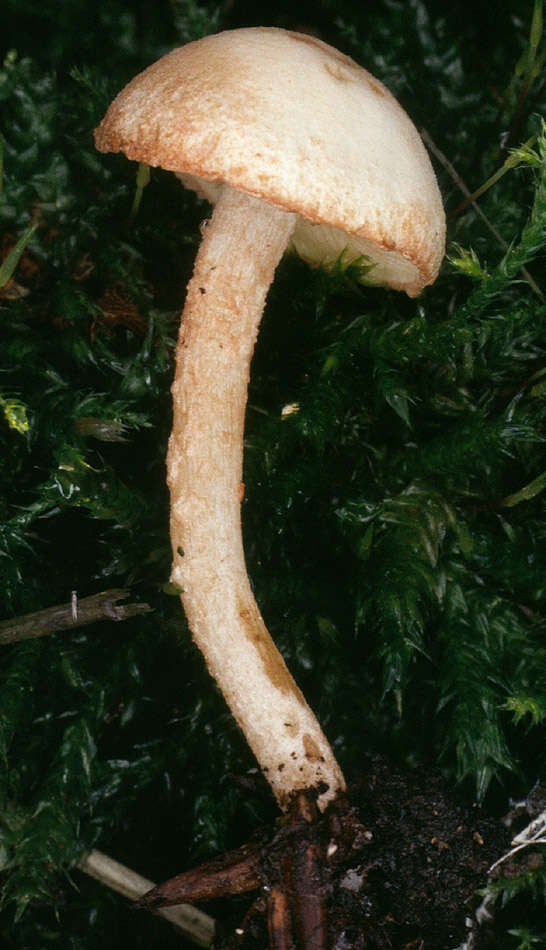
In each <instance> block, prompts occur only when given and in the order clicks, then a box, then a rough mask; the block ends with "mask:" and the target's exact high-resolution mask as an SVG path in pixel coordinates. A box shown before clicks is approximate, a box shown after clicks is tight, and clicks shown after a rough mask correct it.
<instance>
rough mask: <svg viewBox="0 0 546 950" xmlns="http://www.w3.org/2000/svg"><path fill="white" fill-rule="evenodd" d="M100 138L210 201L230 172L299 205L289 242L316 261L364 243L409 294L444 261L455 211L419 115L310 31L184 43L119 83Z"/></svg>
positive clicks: (374, 276)
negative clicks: (448, 221) (449, 216)
mask: <svg viewBox="0 0 546 950" xmlns="http://www.w3.org/2000/svg"><path fill="white" fill-rule="evenodd" d="M95 142H96V145H97V148H98V149H99V150H100V151H102V152H109V151H111V152H116V151H122V152H124V153H125V155H126V156H127V157H128V158H130V159H134V160H136V161H139V162H145V163H147V164H148V165H152V166H161V167H162V168H165V169H169V170H171V171H174V172H177V173H179V174H180V176H181V177H182V179H183V180H184V181H185V183H186V184H188V185H189V186H190V187H193V188H194V189H196V190H198V191H200V192H201V193H203V194H205V195H206V197H208V198H209V200H211V201H213V202H214V200H215V197H216V196H217V194H218V193H219V188H220V187H221V184H222V183H224V182H225V183H228V184H229V185H231V186H232V187H234V188H236V189H238V190H239V191H243V192H246V193H248V194H250V195H254V196H256V197H258V198H261V199H263V200H264V201H266V202H268V203H270V204H272V205H275V206H277V207H279V208H282V209H284V210H286V211H290V212H295V213H297V214H298V215H299V217H298V221H297V224H296V228H295V231H294V235H293V243H294V245H295V248H296V250H297V252H298V253H299V254H300V255H301V257H303V258H304V259H305V260H307V261H309V262H310V263H313V264H320V263H324V262H328V261H333V260H335V259H337V258H338V257H339V256H340V254H341V253H342V252H343V251H345V260H347V261H349V260H353V259H358V258H360V257H362V256H364V257H367V258H369V259H370V262H371V263H373V265H374V266H373V268H372V269H371V270H370V272H369V273H368V275H367V281H368V282H370V283H377V284H383V285H387V286H390V287H393V288H395V289H398V290H405V291H406V293H408V294H409V295H410V296H416V295H417V294H418V293H419V292H420V291H421V290H422V289H423V287H425V286H426V285H427V284H430V283H432V282H433V281H434V280H435V278H436V276H437V274H438V270H439V268H440V264H441V261H442V258H443V256H444V250H445V215H444V210H443V206H442V200H441V197H440V192H439V189H438V184H437V182H436V178H435V175H434V172H433V170H432V166H431V163H430V160H429V158H428V155H427V153H426V151H425V148H424V145H423V143H422V141H421V139H420V137H419V135H418V133H417V131H416V129H415V127H414V125H413V124H412V122H411V121H410V119H409V118H408V116H407V115H406V113H405V112H404V110H403V109H402V108H401V106H400V105H399V104H398V102H397V101H396V99H395V98H394V97H393V96H392V95H391V93H390V92H389V91H388V89H387V88H386V87H385V86H384V85H383V84H382V83H381V82H379V80H377V79H375V78H374V77H373V76H372V75H371V74H370V73H369V72H367V71H366V70H365V69H363V68H362V67H361V66H358V65H357V64H356V63H355V62H354V61H353V60H352V59H350V58H349V57H348V56H345V55H343V54H342V53H340V52H338V51H337V50H335V49H333V48H332V47H331V46H328V45H326V44H325V43H323V42H321V41H320V40H317V39H315V38H314V37H312V36H308V35H306V34H302V33H292V32H288V31H285V30H281V29H276V28H273V27H252V28H248V29H239V30H231V31H226V32H224V33H218V34H215V35H213V36H207V37H204V38H203V39H200V40H197V41H196V42H193V43H188V44H187V45H186V46H183V47H181V48H179V49H175V50H173V51H172V52H171V53H168V54H167V55H166V56H163V57H162V58H161V59H160V60H158V62H156V63H154V64H153V65H152V66H150V67H148V69H146V70H144V72H142V73H140V74H139V75H138V76H136V77H135V78H134V79H133V80H132V81H131V82H130V83H129V84H128V85H127V86H126V87H125V89H123V90H122V92H121V93H120V94H119V95H118V96H117V98H116V99H115V100H114V102H113V103H112V104H111V106H110V108H109V109H108V112H107V113H106V116H105V117H104V119H103V121H102V122H101V124H100V125H99V127H98V129H97V130H96V133H95ZM195 179H197V181H196V180H195Z"/></svg>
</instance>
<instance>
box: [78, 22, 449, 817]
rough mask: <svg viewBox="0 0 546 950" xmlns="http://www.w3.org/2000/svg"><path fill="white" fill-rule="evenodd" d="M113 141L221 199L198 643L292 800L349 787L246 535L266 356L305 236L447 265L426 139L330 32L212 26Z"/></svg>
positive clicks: (354, 250)
mask: <svg viewBox="0 0 546 950" xmlns="http://www.w3.org/2000/svg"><path fill="white" fill-rule="evenodd" d="M95 139H96V145H97V148H98V149H99V150H100V151H102V152H108V151H112V152H115V151H122V152H124V153H125V155H126V156H127V157H128V158H129V159H133V160H136V161H138V162H141V163H146V164H148V165H151V166H161V167H162V168H164V169H168V170H171V171H174V172H176V173H177V174H178V175H179V177H180V178H181V179H182V181H183V183H184V184H185V185H186V186H187V187H189V188H192V189H194V190H195V191H197V192H198V193H199V194H200V195H202V196H205V197H206V198H208V199H209V201H210V202H211V203H212V204H213V205H214V210H213V214H212V217H211V219H210V220H209V221H207V223H206V225H205V226H204V229H203V240H202V242H201V246H200V248H199V252H198V254H197V258H196V262H195V269H194V273H193V277H192V279H191V281H190V283H189V286H188V291H187V297H186V303H185V307H184V312H183V317H182V323H181V327H180V335H179V340H178V345H177V351H176V373H175V378H174V383H173V387H172V393H173V404H174V418H173V428H172V434H171V438H170V442H169V450H168V458H167V470H168V483H169V487H170V492H171V540H172V549H173V559H174V564H173V570H172V580H173V582H174V584H175V585H177V586H178V588H179V589H180V590H181V598H182V603H183V606H184V609H185V612H186V616H187V619H188V623H189V626H190V629H191V631H192V634H193V637H194V640H195V642H196V644H197V645H198V647H199V648H200V649H201V651H202V653H203V654H204V657H205V660H206V663H207V666H208V669H209V671H210V673H211V674H212V676H213V677H214V679H215V680H216V682H217V684H218V686H219V688H220V690H221V692H222V693H223V695H224V697H225V699H226V701H227V703H228V705H229V707H230V709H231V711H232V713H233V715H234V716H235V718H236V720H237V722H238V723H239V725H240V727H241V729H242V730H243V733H244V734H245V736H246V739H247V741H248V743H249V745H250V747H251V748H252V750H253V752H254V754H255V756H256V759H257V760H258V762H259V764H260V766H261V769H262V770H263V772H264V773H265V776H266V778H267V780H268V781H269V783H270V785H271V787H272V789H273V792H274V794H275V796H276V798H277V801H278V803H279V805H280V807H281V809H283V810H286V809H287V808H288V807H289V804H290V801H291V799H293V797H294V796H295V795H296V794H297V793H298V792H300V791H302V790H312V791H313V793H314V794H316V797H317V801H318V806H319V809H320V810H324V809H325V807H326V805H327V804H328V803H329V802H330V801H332V800H333V799H334V798H335V797H336V796H337V795H338V794H339V793H340V792H341V791H342V790H343V789H344V787H345V783H344V778H343V774H342V772H341V769H340V767H339V765H338V763H337V762H336V759H335V756H334V754H333V752H332V749H331V748H330V745H329V743H328V741H327V739H326V738H325V736H324V734H323V732H322V730H321V728H320V726H319V723H318V722H317V720H316V718H315V716H314V714H313V713H312V711H311V710H310V708H309V706H308V705H307V703H306V701H305V699H304V697H303V695H302V693H301V691H300V690H299V688H298V687H297V685H296V683H295V682H294V680H293V678H292V676H291V674H290V673H289V671H288V669H287V667H286V665H285V663H284V660H283V659H282V657H281V655H280V654H279V652H278V650H277V648H276V647H275V645H274V643H273V641H272V639H271V637H270V635H269V633H268V631H267V629H266V627H265V624H264V621H263V620H262V617H261V615H260V611H259V609H258V607H257V605H256V602H255V599H254V596H253V593H252V590H251V586H250V582H249V579H248V575H247V571H246V567H245V558H244V551H243V544H242V535H241V502H242V497H243V492H244V487H243V475H242V471H243V428H244V417H245V407H246V400H247V386H248V379H249V371H250V361H251V358H252V352H253V348H254V343H255V340H256V336H257V333H258V327H259V323H260V320H261V316H262V312H263V308H264V305H265V299H266V296H267V292H268V288H269V286H270V284H271V283H272V281H273V277H274V273H275V269H276V267H277V265H278V263H279V261H280V260H281V258H282V256H283V254H284V252H285V250H286V249H287V247H288V246H289V245H290V244H291V245H292V246H293V247H294V248H295V250H296V251H297V253H298V254H299V255H300V256H301V257H302V258H304V259H305V260H306V261H308V262H309V263H310V264H312V265H320V264H327V263H328V262H333V261H335V260H336V259H338V258H339V256H340V254H341V253H344V260H346V261H351V260H357V259H361V258H364V259H366V261H367V262H368V263H369V264H370V265H371V268H370V270H369V271H367V278H366V279H367V281H369V282H370V283H374V284H380V285H384V286H387V287H391V288H395V289H397V290H404V291H405V292H406V293H407V294H408V295H409V296H411V297H413V296H416V295H417V294H419V293H420V291H421V290H422V289H423V288H424V287H425V286H426V285H427V284H430V283H432V281H434V279H435V278H436V276H437V273H438V270H439V267H440V263H441V260H442V257H443V254H444V239H445V219H444V212H443V208H442V202H441V198H440V193H439V190H438V185H437V182H436V179H435V176H434V172H433V170H432V167H431V164H430V161H429V159H428V156H427V153H426V151H425V148H424V146H423V144H422V142H421V139H420V138H419V135H418V134H417V131H416V130H415V127H414V126H413V125H412V123H411V121H410V120H409V118H408V117H407V115H406V114H405V112H404V111H403V109H402V108H401V107H400V105H399V104H398V103H397V101H396V100H395V99H394V98H393V96H392V95H391V94H390V92H389V91H388V90H387V89H386V88H385V86H383V85H382V83H381V82H379V81H378V80H377V79H375V78H374V77H373V76H371V75H370V73H368V72H367V71H366V70H365V69H362V68H361V67H360V66H358V65H357V64H356V63H355V62H353V60H351V59H349V58H348V57H347V56H345V55H343V54H342V53H340V52H338V51H337V50H335V49H333V48H332V47H330V46H327V45H326V44H325V43H323V42H321V41H319V40H317V39H315V38H314V37H311V36H307V35H303V34H299V33H292V32H287V31H285V30H281V29H276V28H250V29H239V30H233V31H226V32H224V33H219V34H216V35H214V36H208V37H205V38H204V39H201V40H198V41H196V42H192V43H189V44H188V45H186V46H184V47H182V48H180V49H175V50H173V51H172V52H171V53H168V54H167V55H166V56H163V57H162V58H161V59H160V60H159V61H158V62H156V63H155V64H154V65H152V66H150V67H149V68H148V69H146V70H145V71H144V72H143V73H141V74H140V75H138V76H137V77H136V78H134V79H133V80H132V81H131V82H130V83H129V84H128V86H126V87H125V89H123V90H122V92H121V93H120V94H119V95H118V96H117V98H116V99H115V100H114V102H113V103H112V104H111V106H110V108H109V109H108V111H107V113H106V116H105V118H104V119H103V121H102V122H101V124H100V125H99V127H98V129H97V130H96V133H95Z"/></svg>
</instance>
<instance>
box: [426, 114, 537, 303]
mask: <svg viewBox="0 0 546 950" xmlns="http://www.w3.org/2000/svg"><path fill="white" fill-rule="evenodd" d="M421 136H422V138H423V141H424V142H425V144H426V145H427V147H428V148H429V149H430V151H431V152H432V154H433V155H434V156H435V157H436V158H437V159H438V161H439V162H440V163H441V164H442V165H443V166H444V168H445V169H446V171H447V172H448V173H449V175H450V176H451V178H452V179H453V181H454V182H455V184H456V185H457V187H458V188H459V190H460V191H462V193H463V195H464V196H465V198H470V199H472V193H471V191H470V189H469V188H467V186H466V184H465V183H464V181H463V179H462V178H461V176H460V175H459V173H458V171H457V170H456V168H455V167H454V166H453V165H452V163H451V162H450V161H449V158H448V157H447V155H444V153H443V152H442V151H441V150H440V149H439V148H438V146H437V145H436V144H435V143H434V141H433V140H432V139H431V137H430V135H429V134H428V132H427V130H426V129H421ZM471 204H472V206H473V208H474V211H475V212H476V214H478V215H479V216H480V218H481V219H482V221H483V222H484V224H485V225H486V227H487V228H489V230H490V231H491V234H492V235H493V236H494V237H495V238H496V239H497V241H498V242H499V244H500V245H501V247H503V248H504V250H505V251H507V250H509V245H508V244H507V242H506V241H505V240H504V238H503V236H502V234H500V233H499V231H497V229H496V227H495V225H494V224H491V221H490V220H489V218H488V217H487V215H486V214H484V212H483V211H482V209H481V208H480V206H479V205H478V204H477V202H476V201H474V200H473V199H472V200H471ZM448 217H449V216H448ZM521 273H522V274H523V276H524V277H525V280H526V281H527V283H528V284H529V286H530V287H531V289H532V290H533V291H534V292H535V294H536V295H537V296H538V297H540V299H541V300H544V299H545V298H544V294H543V293H542V290H541V289H540V287H539V286H538V284H537V283H536V281H535V280H534V278H533V277H532V275H531V274H530V273H529V271H528V270H527V268H526V267H522V268H521Z"/></svg>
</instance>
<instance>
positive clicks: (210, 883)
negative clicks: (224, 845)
mask: <svg viewBox="0 0 546 950" xmlns="http://www.w3.org/2000/svg"><path fill="white" fill-rule="evenodd" d="M259 864H260V850H259V849H258V848H256V847H254V846H252V845H243V846H242V847H241V848H237V849H236V850H235V851H229V852H228V853H227V854H224V855H222V856H221V857H219V858H213V859H212V860H211V861H206V862H205V863H204V864H201V865H200V866H199V867H197V868H191V869H190V870H189V871H184V872H183V873H182V874H177V875H176V877H172V878H169V880H168V881H165V882H164V883H163V884H158V885H157V886H156V887H154V888H153V889H152V890H150V891H149V892H148V893H146V894H144V895H143V896H142V898H141V899H140V900H139V901H138V902H137V903H136V904H135V907H136V908H137V910H151V911H154V910H157V909H158V908H160V907H168V906H169V905H172V904H180V903H181V902H183V901H203V900H209V899H210V898H212V897H225V896H227V895H228V894H246V893H247V891H253V890H255V889H256V888H257V887H260V885H261V884H262V876H261V874H260V873H259Z"/></svg>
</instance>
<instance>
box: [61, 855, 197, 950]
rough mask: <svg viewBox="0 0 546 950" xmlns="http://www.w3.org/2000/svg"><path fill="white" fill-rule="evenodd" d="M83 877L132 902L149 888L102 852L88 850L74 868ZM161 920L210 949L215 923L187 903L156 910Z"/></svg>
mask: <svg viewBox="0 0 546 950" xmlns="http://www.w3.org/2000/svg"><path fill="white" fill-rule="evenodd" d="M76 866H77V868H78V869H79V870H80V871H83V872H84V874H88V875H89V877H92V878H94V879H95V880H96V881H100V882H101V884H104V885H105V886H106V887H109V888H111V890H113V891H116V892H117V893H118V894H123V896H124V897H128V898H129V900H133V901H136V900H138V898H139V897H142V896H143V895H144V894H145V893H146V892H147V891H149V890H150V889H151V888H152V887H155V884H154V882H153V881H149V880H148V879H147V878H145V877H141V875H140V874H137V873H136V872H135V871H132V870H131V868H128V867H126V866H125V865H124V864H120V863H119V861H114V859H113V858H110V857H109V856H108V855H107V854H103V852H102V851H96V850H94V851H90V852H89V853H88V854H86V855H84V857H83V858H81V860H80V861H78V864H77V865H76ZM158 913H159V915H160V916H161V917H164V918H165V919H166V920H168V921H169V922H170V923H171V924H172V925H173V927H176V929H177V930H179V931H180V932H181V933H182V934H184V936H185V937H187V938H188V940H190V941H191V942H192V943H194V944H196V946H198V947H210V946H211V944H212V941H213V939H214V930H215V923H214V920H213V918H212V917H209V915H208V914H205V913H203V911H201V910H198V909H197V907H193V906H192V905H191V904H177V905H175V906H174V907H163V908H161V909H160V910H159V911H158Z"/></svg>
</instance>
